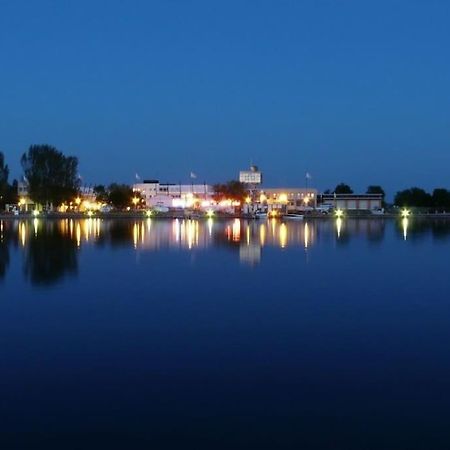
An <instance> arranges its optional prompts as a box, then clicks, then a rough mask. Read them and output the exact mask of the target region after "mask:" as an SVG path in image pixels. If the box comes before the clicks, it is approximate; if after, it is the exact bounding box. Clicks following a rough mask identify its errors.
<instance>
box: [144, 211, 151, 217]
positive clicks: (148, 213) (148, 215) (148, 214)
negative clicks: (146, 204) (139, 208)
mask: <svg viewBox="0 0 450 450" xmlns="http://www.w3.org/2000/svg"><path fill="white" fill-rule="evenodd" d="M152 213H153V211H152V210H150V209H149V210H147V211H145V215H146V216H147V217H150V216H151V215H152Z"/></svg>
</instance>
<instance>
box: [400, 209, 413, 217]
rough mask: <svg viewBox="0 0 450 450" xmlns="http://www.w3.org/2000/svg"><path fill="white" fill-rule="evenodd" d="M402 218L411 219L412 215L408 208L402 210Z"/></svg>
mask: <svg viewBox="0 0 450 450" xmlns="http://www.w3.org/2000/svg"><path fill="white" fill-rule="evenodd" d="M401 214H402V217H409V216H410V215H411V211H410V210H409V209H407V208H404V209H402V212H401Z"/></svg>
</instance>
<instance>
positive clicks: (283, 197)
mask: <svg viewBox="0 0 450 450" xmlns="http://www.w3.org/2000/svg"><path fill="white" fill-rule="evenodd" d="M278 201H279V202H280V203H287V201H288V196H287V194H280V195H279V196H278Z"/></svg>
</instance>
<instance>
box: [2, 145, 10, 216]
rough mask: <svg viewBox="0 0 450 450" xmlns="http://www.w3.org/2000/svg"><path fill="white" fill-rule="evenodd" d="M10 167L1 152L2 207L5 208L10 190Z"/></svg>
mask: <svg viewBox="0 0 450 450" xmlns="http://www.w3.org/2000/svg"><path fill="white" fill-rule="evenodd" d="M8 177H9V168H8V166H7V165H6V164H5V156H4V155H3V153H2V152H0V207H1V208H3V207H4V206H5V203H6V201H7V196H8V192H9V185H8Z"/></svg>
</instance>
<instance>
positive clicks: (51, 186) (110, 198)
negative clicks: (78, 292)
mask: <svg viewBox="0 0 450 450" xmlns="http://www.w3.org/2000/svg"><path fill="white" fill-rule="evenodd" d="M20 162H21V166H22V169H23V175H24V177H23V178H24V181H25V182H26V183H27V185H28V195H29V197H30V198H31V200H32V201H33V202H35V203H37V204H40V205H43V206H45V207H47V208H48V209H52V208H53V207H55V206H59V205H60V204H62V203H63V202H66V201H70V200H73V199H74V198H75V197H76V196H77V195H79V193H80V185H81V179H80V176H79V174H78V158H77V157H75V156H66V155H64V154H63V153H62V152H61V151H59V150H58V149H56V148H55V147H53V146H51V145H47V144H44V145H31V146H30V147H29V149H28V151H27V152H25V153H24V154H23V155H22V157H21V159H20ZM17 188H18V182H17V180H13V181H12V182H11V183H10V182H9V167H8V165H7V164H6V162H5V157H4V154H3V153H2V152H0V208H1V209H4V207H5V205H6V204H16V203H17V202H18V195H17V194H18V189H17ZM214 191H215V198H216V199H217V200H220V199H223V198H231V199H235V200H240V201H242V200H243V199H244V198H245V197H246V195H247V191H246V189H245V186H244V185H243V184H242V183H240V182H239V181H234V180H232V181H229V182H227V183H223V184H216V185H214ZM331 193H336V194H352V193H353V189H352V188H351V187H350V186H349V185H348V184H346V183H339V184H338V185H337V186H336V187H335V189H334V190H333V191H331V190H330V189H327V190H326V191H325V192H324V194H331ZM366 193H367V194H380V195H382V196H383V199H384V197H385V191H384V189H383V188H382V187H381V186H379V185H371V186H368V188H367V190H366ZM94 194H95V196H96V198H97V201H99V202H101V203H108V204H111V205H113V206H114V207H116V208H124V207H127V206H130V203H131V199H132V198H134V199H135V202H136V204H137V202H140V201H141V198H140V196H139V194H138V193H135V192H133V190H132V188H131V187H130V186H128V185H126V184H119V183H112V184H110V185H109V186H103V185H97V186H94ZM136 197H137V200H136ZM394 205H396V206H400V207H420V208H434V209H436V210H445V209H447V210H450V191H449V190H447V189H445V188H436V189H434V190H433V192H431V193H428V192H426V191H425V190H424V189H421V188H418V187H412V188H410V189H405V190H403V191H399V192H397V193H396V195H395V198H394Z"/></svg>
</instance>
